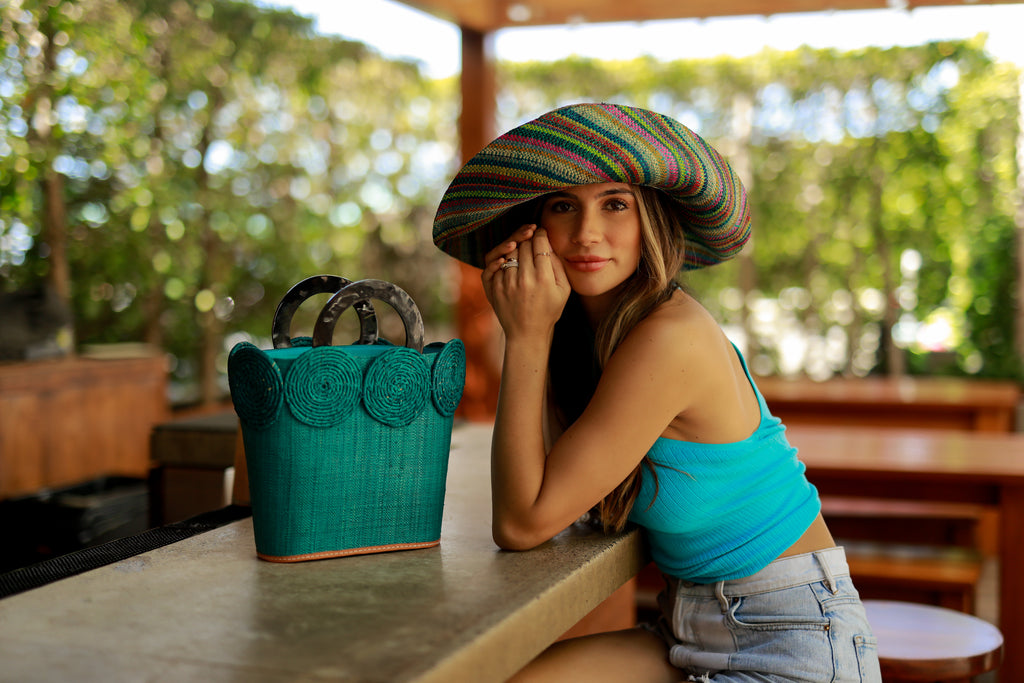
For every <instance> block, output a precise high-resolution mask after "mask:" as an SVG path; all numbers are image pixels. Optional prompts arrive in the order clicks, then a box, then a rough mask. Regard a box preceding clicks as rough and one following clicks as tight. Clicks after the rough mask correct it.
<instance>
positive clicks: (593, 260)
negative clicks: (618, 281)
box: [565, 256, 608, 273]
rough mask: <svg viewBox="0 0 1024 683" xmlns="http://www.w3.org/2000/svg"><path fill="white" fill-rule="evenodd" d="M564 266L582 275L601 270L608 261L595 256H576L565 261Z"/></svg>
mask: <svg viewBox="0 0 1024 683" xmlns="http://www.w3.org/2000/svg"><path fill="white" fill-rule="evenodd" d="M565 262H566V265H568V266H569V267H570V268H572V269H573V270H579V271H582V272H584V273H591V272H593V271H595V270H601V269H602V268H604V266H605V264H606V263H608V259H605V258H598V257H596V256H578V257H576V258H567V259H565Z"/></svg>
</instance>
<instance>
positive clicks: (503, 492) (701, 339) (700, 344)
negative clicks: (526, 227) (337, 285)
mask: <svg viewBox="0 0 1024 683" xmlns="http://www.w3.org/2000/svg"><path fill="white" fill-rule="evenodd" d="M527 235H532V233H530V232H528V231H527V232H525V233H517V235H516V236H513V237H514V238H518V239H516V240H515V243H516V244H517V245H518V249H519V255H518V257H519V262H520V266H519V269H508V271H501V269H500V265H501V262H503V261H504V258H503V257H502V256H500V255H494V258H493V260H492V259H491V258H489V259H488V261H489V265H488V267H487V268H486V269H485V271H484V286H485V291H486V292H487V294H488V298H489V300H490V301H491V303H492V306H494V309H495V312H496V313H497V315H498V318H499V321H500V322H501V323H502V327H503V328H504V330H505V334H506V346H505V357H504V367H503V370H502V380H501V391H500V393H499V399H498V411H497V415H496V418H495V426H494V437H493V441H492V447H491V482H492V514H493V518H492V532H493V535H494V540H495V542H496V543H497V544H498V545H499V546H501V547H502V548H506V549H514V550H522V549H527V548H532V547H534V546H536V545H539V544H540V543H543V542H544V541H546V540H548V539H550V538H551V537H552V536H554V535H555V534H557V533H558V532H560V531H561V530H563V529H564V528H566V527H567V526H568V525H569V524H571V523H572V522H573V521H574V520H576V519H577V518H578V517H579V516H580V515H581V514H583V513H584V512H586V511H588V510H590V509H591V508H592V507H593V506H594V505H595V504H597V502H599V501H600V500H601V499H602V498H603V497H604V496H605V495H607V494H608V493H609V492H610V491H611V490H612V489H614V488H615V487H616V486H617V485H618V484H619V483H620V482H621V481H622V480H623V479H625V478H626V476H627V475H629V473H630V472H632V471H633V469H634V468H635V467H636V466H637V464H639V462H640V461H641V460H642V459H643V457H644V454H645V453H646V452H647V451H648V450H649V449H650V447H651V445H652V444H653V443H654V441H655V440H656V439H657V438H658V437H659V436H660V435H661V434H662V433H664V432H665V430H666V428H667V427H668V425H669V424H670V423H672V422H673V420H675V418H676V417H677V416H679V415H681V414H684V413H686V412H687V411H688V410H689V408H690V407H691V405H692V404H693V402H694V401H695V400H696V397H701V396H703V397H704V398H705V399H708V398H709V397H711V396H716V395H717V392H718V390H717V389H716V388H715V387H716V386H718V385H721V384H722V382H721V380H722V378H723V376H724V375H723V373H725V372H727V371H728V370H727V368H728V356H727V355H726V351H725V347H728V342H727V340H725V338H724V335H722V333H721V330H720V329H719V328H718V326H717V324H716V323H714V321H713V320H712V319H711V318H710V316H708V315H707V314H706V312H705V311H703V309H702V308H700V306H699V305H697V304H696V302H693V301H692V299H689V298H688V297H683V296H682V295H679V296H677V297H676V298H675V299H673V301H672V302H670V303H668V304H666V305H664V306H662V307H661V308H660V309H659V310H658V311H656V312H655V313H652V314H651V315H650V316H649V317H648V318H647V319H645V320H644V321H642V322H641V323H640V324H639V325H638V326H637V327H636V328H635V329H634V330H633V331H632V332H631V333H630V334H629V335H628V336H627V338H626V339H625V340H624V341H623V342H622V344H620V346H619V348H618V349H617V350H616V351H615V353H614V354H613V356H612V358H611V360H610V361H609V362H608V364H607V365H606V367H605V368H604V371H603V373H602V377H601V380H600V382H599V383H598V387H597V390H596V392H595V394H594V396H593V398H592V399H591V401H590V403H589V404H588V406H587V408H586V410H585V411H584V412H583V414H582V415H581V416H580V418H579V419H578V420H576V422H575V423H574V424H573V425H572V426H571V427H570V428H569V429H567V430H566V432H565V433H564V434H562V435H560V436H559V437H558V438H557V440H555V441H554V443H553V444H552V445H551V446H550V447H549V448H547V449H546V448H545V442H544V436H543V435H544V426H543V425H544V420H545V419H546V415H545V413H544V408H543V406H544V399H545V394H546V378H547V363H548V356H549V352H550V346H551V339H552V335H553V330H554V322H555V320H557V317H558V314H560V313H561V308H562V307H563V306H564V299H560V297H559V296H552V295H551V292H552V291H559V292H560V291H561V290H559V289H558V288H559V286H560V285H559V284H558V282H559V280H558V279H559V277H563V278H564V273H561V271H560V270H559V267H558V265H557V262H555V265H554V267H553V268H552V267H550V266H548V264H547V263H546V262H547V261H553V259H547V258H546V257H543V256H538V255H535V254H540V253H542V252H544V251H546V250H549V249H550V248H549V246H548V244H547V239H546V236H545V235H544V233H543V231H538V232H537V234H536V236H535V237H532V238H530V237H528V236H527ZM524 236H526V237H525V238H524ZM509 244H512V243H511V242H510V243H509ZM502 248H505V247H502ZM502 248H499V249H502ZM510 251H511V250H509V251H507V252H505V253H506V254H507V253H510ZM535 266H539V267H535ZM545 269H549V270H545ZM535 271H541V272H540V274H537V272H535ZM548 275H550V276H551V278H552V279H551V280H550V281H548V280H546V279H545V278H547V277H548ZM563 281H564V280H563ZM565 296H566V297H567V296H568V293H567V289H566V291H565ZM556 304H557V305H556ZM729 351H730V352H731V347H730V349H729ZM733 355H735V354H733ZM723 360H724V362H723ZM698 412H699V411H698Z"/></svg>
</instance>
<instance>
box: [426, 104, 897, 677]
mask: <svg viewBox="0 0 1024 683" xmlns="http://www.w3.org/2000/svg"><path fill="white" fill-rule="evenodd" d="M749 225H750V218H749V212H748V209H747V204H746V194H745V192H744V190H743V187H742V185H741V183H740V181H739V179H738V178H737V177H736V176H735V174H734V173H733V172H732V170H731V168H730V167H729V165H728V163H727V162H726V161H725V160H724V159H722V157H721V156H720V155H718V153H717V152H715V150H713V149H712V148H711V147H710V146H708V145H707V144H706V143H705V142H704V141H703V140H702V139H701V138H700V137H699V136H697V135H696V134H695V133H693V132H692V131H690V130H689V129H687V128H686V127H684V126H682V125H681V124H679V123H678V122H676V121H674V120H672V119H670V118H668V117H665V116H662V115H660V114H657V113H655V112H650V111H646V110H643V109H637V108H632V107H624V106H617V105H609V104H580V105H572V106H569V107H564V108H561V109H556V110H554V111H552V112H548V113H547V114H544V115H543V116H541V117H539V118H538V119H535V120H534V121H531V122H529V123H526V124H524V125H522V126H519V127H517V128H515V129H513V130H512V131H509V132H508V133H506V134H504V135H502V136H500V137H499V138H497V139H496V140H495V141H493V142H492V143H491V144H489V145H488V146H487V147H486V148H485V149H484V150H482V151H481V152H480V153H479V154H477V155H476V156H475V157H474V158H473V159H471V160H470V161H469V162H468V163H467V164H466V165H465V166H464V167H463V169H462V170H461V171H460V172H459V174H458V175H457V176H456V178H455V179H454V180H453V182H452V184H451V185H450V186H449V188H448V190H447V192H446V193H445V195H444V197H443V198H442V200H441V204H440V207H439V209H438V214H437V217H436V219H435V223H434V239H435V243H437V244H438V246H439V247H440V248H441V249H443V250H445V251H446V252H448V253H449V254H452V255H453V256H455V257H457V258H459V259H461V260H464V261H466V262H468V263H471V264H473V265H478V266H481V267H483V274H482V278H483V285H484V291H485V292H486V294H487V298H488V301H489V302H490V303H491V306H492V307H493V308H494V311H495V314H496V315H497V317H498V320H499V322H500V323H501V326H502V329H503V331H504V333H505V339H506V345H505V353H504V363H503V368H502V380H501V390H500V394H499V399H498V408H497V415H496V419H495V425H494V436H493V443H492V463H491V468H492V473H491V478H492V495H493V501H492V506H493V535H494V539H495V542H496V543H497V544H498V545H499V546H501V547H502V548H505V549H509V550H527V549H529V548H532V547H535V546H537V545H539V544H540V543H543V542H544V541H547V540H548V539H550V538H551V537H552V536H554V535H555V534H557V533H558V532H559V531H561V530H562V529H564V528H565V527H566V526H568V525H569V524H571V523H572V522H573V521H574V520H576V519H577V518H579V517H580V516H581V515H582V514H584V513H585V512H587V511H588V510H591V509H592V508H595V507H596V508H597V512H598V514H599V516H600V519H601V521H602V522H603V524H604V526H605V528H607V529H611V530H618V529H621V528H622V527H623V526H624V525H625V524H626V522H627V521H628V520H631V521H633V522H635V523H637V524H639V525H640V526H641V527H643V528H644V529H645V531H646V533H647V536H648V539H649V541H650V546H651V551H652V555H653V558H654V560H655V562H656V563H657V565H658V567H659V569H660V570H661V571H662V572H663V573H664V574H665V576H666V580H667V584H668V586H667V590H666V592H665V593H663V595H662V596H661V598H660V599H659V602H660V603H661V604H662V610H663V614H662V620H661V623H660V624H659V625H657V626H655V627H651V628H646V629H632V630H627V631H621V632H615V633H608V634H600V635H595V636H588V637H585V638H579V639H575V640H570V641H564V642H561V643H558V644H556V645H554V646H553V647H551V648H550V649H549V650H548V651H546V652H545V653H543V654H542V655H541V656H540V657H538V658H537V659H536V660H535V661H534V662H533V663H531V664H530V665H529V666H527V667H526V668H525V669H524V670H523V671H522V672H520V674H519V675H518V676H517V678H516V680H523V681H532V680H552V681H573V680H586V681H601V680H609V681H677V680H680V679H685V680H712V681H753V680H763V681H877V680H880V676H879V673H878V662H877V654H876V651H875V644H874V642H875V641H874V639H873V637H872V635H871V631H870V628H869V626H868V624H867V621H866V618H865V616H864V610H863V607H862V605H861V603H860V599H859V597H858V595H857V592H856V590H855V589H854V587H853V585H852V583H851V581H850V577H849V570H848V568H847V566H846V561H845V557H844V555H843V550H842V549H841V548H837V547H836V546H835V543H834V542H833V540H832V537H831V535H830V533H829V531H828V528H827V526H826V525H825V522H824V521H823V520H822V518H821V515H820V502H819V500H818V496H817V491H816V490H815V489H814V487H813V486H811V485H810V484H809V483H808V482H807V480H806V478H805V476H804V466H803V464H802V463H800V462H799V460H798V459H797V458H796V451H795V449H793V448H792V447H791V446H790V445H789V444H788V443H787V441H786V438H785V435H784V428H783V427H782V425H781V424H780V422H779V420H778V419H777V418H775V417H773V416H771V414H770V413H769V412H768V409H767V406H766V405H765V403H764V399H763V398H762V397H761V395H760V393H759V392H758V390H757V388H756V386H755V385H754V382H753V380H752V378H751V377H750V375H749V373H748V371H747V368H746V365H745V362H744V360H743V358H742V357H741V356H740V354H739V351H738V350H737V349H736V348H735V347H734V346H733V345H732V344H731V343H730V342H729V340H728V339H727V338H726V336H725V334H724V333H723V332H722V330H721V328H720V327H719V326H718V324H717V323H716V322H715V321H714V320H713V318H712V317H711V316H710V315H709V314H708V312H707V311H706V310H705V309H704V308H703V307H701V305H700V304H699V303H698V302H697V301H696V300H695V299H693V297H691V296H690V295H688V294H687V293H685V292H684V291H683V290H682V289H681V288H679V286H678V285H676V283H675V280H674V278H675V277H676V275H677V274H678V272H679V271H680V270H682V269H687V268H697V267H702V266H707V265H712V264H714V263H717V262H719V261H722V260H724V259H727V258H730V257H731V256H733V255H734V254H735V253H736V252H737V251H738V250H739V249H740V248H741V247H742V245H743V243H744V242H745V241H746V239H747V237H748V235H749ZM687 677H689V678H687Z"/></svg>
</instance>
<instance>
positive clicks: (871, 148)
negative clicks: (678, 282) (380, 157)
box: [498, 39, 1021, 378]
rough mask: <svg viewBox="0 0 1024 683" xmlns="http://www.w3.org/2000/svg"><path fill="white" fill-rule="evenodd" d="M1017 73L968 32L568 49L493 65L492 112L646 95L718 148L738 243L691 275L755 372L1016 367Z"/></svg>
mask: <svg viewBox="0 0 1024 683" xmlns="http://www.w3.org/2000/svg"><path fill="white" fill-rule="evenodd" d="M1019 82H1020V73H1019V72H1018V70H1016V69H1015V68H1013V67H1011V66H1009V65H1006V64H999V63H995V62H993V61H992V59H991V58H990V57H989V56H988V55H987V53H986V52H985V51H984V44H983V41H982V40H980V39H979V40H975V41H966V42H940V43H932V44H928V45H923V46H919V47H901V48H891V49H879V48H869V49H864V50H858V51H855V52H848V53H840V52H837V51H834V50H811V49H809V48H803V49H800V50H796V51H793V52H786V53H782V52H774V51H766V52H764V53H762V54H761V55H758V56H756V57H753V58H748V59H733V58H718V59H713V60H702V61H693V60H688V61H680V62H673V63H658V62H655V61H654V60H651V59H640V60H635V61H633V62H627V63H614V62H598V61H595V60H582V59H571V60H565V61H563V62H559V63H556V64H526V65H504V66H503V69H502V71H501V84H502V89H503V96H502V99H501V100H500V101H499V109H498V110H499V113H500V115H501V116H502V126H503V128H508V127H511V126H512V125H515V124H517V123H519V122H521V121H524V120H527V119H529V118H532V117H533V116H536V115H538V114H540V113H541V112H543V111H546V110H547V109H549V108H551V107H554V106H558V105H560V104H565V103H567V102H570V101H578V100H581V99H589V100H593V101H601V100H605V101H616V102H620V103H624V104H632V105H635V106H642V107H649V108H652V109H655V110H657V111H660V112H664V113H666V114H670V115H672V116H674V117H675V118H677V119H678V120H680V121H681V122H682V123H684V124H686V125H688V126H689V127H691V128H693V129H694V130H696V131H697V132H699V133H700V134H701V135H703V136H704V137H706V138H708V139H709V140H710V141H711V142H712V143H713V144H714V145H715V146H716V147H717V148H718V149H719V150H720V151H722V152H723V154H725V155H726V156H727V157H729V158H730V160H731V161H732V162H733V164H734V166H735V167H736V168H737V169H738V172H739V173H740V175H741V177H743V179H744V182H745V183H746V184H747V186H748V189H749V192H750V201H751V206H752V212H753V215H754V221H755V229H754V239H753V241H752V243H751V245H750V246H748V247H747V249H746V250H745V253H744V254H743V255H742V256H741V258H740V262H739V263H736V264H730V265H728V266H724V267H722V266H719V267H716V268H713V269H709V270H708V271H705V272H698V273H693V274H690V275H689V276H688V279H687V284H688V286H689V287H690V288H691V289H693V290H695V291H696V292H697V293H698V294H699V295H700V296H701V297H702V299H703V300H704V302H705V303H706V304H707V305H708V306H709V307H710V308H712V309H713V311H714V312H715V314H716V315H717V316H718V317H719V319H721V320H722V321H723V322H724V323H725V324H726V325H727V326H729V327H731V328H732V329H733V330H734V331H735V332H736V333H737V336H740V337H743V338H745V341H746V342H747V343H748V353H749V354H750V356H751V358H752V363H753V364H754V366H755V368H756V369H757V370H759V371H761V372H765V373H770V372H784V373H785V372H806V373H809V374H811V375H812V376H816V377H821V378H824V377H827V376H830V375H831V374H834V373H848V374H866V373H868V372H878V371H885V370H897V368H895V367H890V363H891V362H893V361H894V360H898V356H901V355H902V356H903V357H904V358H909V365H908V369H909V370H910V371H912V372H934V371H936V370H937V368H936V366H937V362H936V360H935V359H936V358H944V357H946V356H950V355H952V356H953V357H954V358H955V361H954V362H952V363H946V364H944V365H943V367H942V368H941V371H943V372H954V373H959V374H974V375H981V376H989V377H1010V378H1020V377H1021V361H1020V358H1019V356H1018V353H1017V350H1016V346H1015V339H1014V325H1015V320H1016V318H1017V316H1019V315H1020V312H1019V311H1020V308H1019V307H1020V302H1017V301H1016V300H1015V296H1014V292H1015V291H1016V290H1015V283H1016V280H1017V278H1018V277H1019V272H1018V270H1017V268H1018V265H1017V264H1016V262H1015V260H1014V244H1015V235H1016V232H1017V229H1016V227H1015V224H1014V215H1015V212H1016V211H1017V210H1018V206H1019V203H1020V192H1019V189H1018V187H1017V174H1018V168H1017V165H1016V161H1015V158H1016V157H1015V155H1016V152H1017V145H1018V138H1019V135H1020V132H1019V130H1018V121H1019V112H1018V103H1019ZM944 330H945V331H946V333H944V334H941V333H942V332H943V331H944ZM890 338H891V339H893V340H894V342H895V345H896V353H895V354H889V355H887V354H886V343H887V340H888V339H890ZM787 358H789V360H788V361H787V360H786V359H787ZM794 359H795V360H794Z"/></svg>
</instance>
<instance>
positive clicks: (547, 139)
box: [434, 103, 750, 269]
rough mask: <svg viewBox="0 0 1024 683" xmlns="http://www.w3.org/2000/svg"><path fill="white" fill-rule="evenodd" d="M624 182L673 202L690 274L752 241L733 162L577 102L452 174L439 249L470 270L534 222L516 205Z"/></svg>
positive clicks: (621, 113) (678, 134)
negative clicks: (567, 191)
mask: <svg viewBox="0 0 1024 683" xmlns="http://www.w3.org/2000/svg"><path fill="white" fill-rule="evenodd" d="M607 182H623V183H630V184H633V185H647V186H650V187H654V188H657V189H659V190H661V191H663V192H664V193H665V194H666V195H668V196H669V197H671V198H672V199H673V200H675V202H676V205H677V207H678V209H679V210H678V215H679V217H680V219H681V220H680V223H681V225H682V226H683V229H684V231H685V238H686V260H685V264H684V266H683V267H684V268H685V269H693V268H702V267H705V266H710V265H714V264H716V263H720V262H722V261H725V260H727V259H730V258H732V257H733V256H735V255H736V253H737V252H739V250H740V249H741V248H742V247H743V244H744V243H745V242H746V241H747V239H748V238H749V236H750V209H749V206H748V203H747V193H746V191H745V190H744V189H743V184H742V183H741V182H740V179H739V178H738V177H737V175H736V174H735V172H733V170H732V167H730V166H729V163H728V162H727V161H726V160H725V159H724V158H723V157H722V156H721V155H720V154H719V153H718V152H717V151H715V149H714V148H712V147H711V145H709V144H708V143H707V142H705V141H704V139H703V138H701V137H700V136H699V135H697V134H696V133H694V132H693V131H692V130H690V129H689V128H687V127H686V126H684V125H683V124H681V123H679V122H678V121H676V120H674V119H672V118H669V117H668V116H664V115H662V114H658V113H656V112H653V111H649V110H646V109H639V108H636V107H627V106H624V105H617V104H595V103H588V104H573V105H569V106H566V107H561V108H559V109H555V110H553V111H550V112H548V113H546V114H544V115H543V116H540V117H538V118H536V119H534V120H533V121H530V122H528V123H524V124H522V125H521V126H518V127H516V128H513V129H512V130H510V131H508V132H507V133H505V134H504V135H501V136H500V137H498V138H497V139H495V140H494V141H493V142H491V143H490V144H489V145H487V146H486V147H484V149H482V150H481V151H480V152H479V153H477V154H476V155H475V156H474V157H473V158H472V159H470V160H469V161H468V162H467V163H466V164H465V166H463V167H462V170H460V171H459V173H458V174H457V175H456V176H455V179H454V180H453V181H452V183H451V185H449V186H448V189H447V190H446V191H445V193H444V196H443V197H442V198H441V203H440V205H439V206H438V209H437V215H436V216H435V218H434V244H436V245H437V246H438V247H439V248H440V249H441V250H443V251H445V252H446V253H448V254H450V255H451V256H454V257H455V258H457V259H459V260H460V261H464V262H466V263H468V264H470V265H473V266H477V267H483V266H484V255H485V254H486V253H487V252H488V251H490V250H491V249H493V248H494V247H495V246H496V245H497V244H499V243H500V242H501V241H502V240H504V239H506V238H507V237H508V236H509V235H510V234H511V233H512V232H513V231H514V230H515V229H516V228H518V227H519V225H520V224H522V223H530V222H533V221H534V220H535V217H532V216H525V215H522V212H517V211H515V209H516V207H520V206H522V205H523V204H524V203H526V202H529V201H530V200H532V199H535V198H537V197H541V196H543V195H546V194H549V193H551V192H554V191H557V190H562V189H565V188H567V187H574V186H578V185H589V184H591V183H607Z"/></svg>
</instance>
